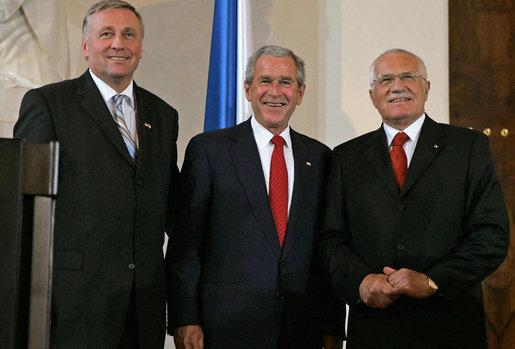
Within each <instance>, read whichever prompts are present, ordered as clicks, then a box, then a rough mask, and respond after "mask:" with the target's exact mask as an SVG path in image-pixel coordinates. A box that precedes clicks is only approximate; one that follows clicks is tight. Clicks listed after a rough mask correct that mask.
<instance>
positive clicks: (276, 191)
mask: <svg viewBox="0 0 515 349" xmlns="http://www.w3.org/2000/svg"><path fill="white" fill-rule="evenodd" d="M272 143H273V144H275V147H274V151H273V153H272V161H271V162H270V183H269V189H268V198H269V200H270V207H271V208H272V215H273V216H274V223H275V228H276V229H277V235H278V237H279V245H280V246H281V248H283V245H284V237H285V235H286V225H287V223H288V170H287V169H286V162H285V160H284V149H283V145H284V138H282V137H281V136H274V137H272Z"/></svg>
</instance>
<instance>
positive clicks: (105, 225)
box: [14, 72, 178, 348]
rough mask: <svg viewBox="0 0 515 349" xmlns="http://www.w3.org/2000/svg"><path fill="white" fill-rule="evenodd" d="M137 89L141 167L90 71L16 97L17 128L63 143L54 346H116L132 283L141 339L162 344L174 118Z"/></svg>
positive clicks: (31, 137) (20, 134)
mask: <svg viewBox="0 0 515 349" xmlns="http://www.w3.org/2000/svg"><path fill="white" fill-rule="evenodd" d="M134 91H135V97H136V107H137V128H138V137H139V151H138V162H137V166H134V165H133V162H132V159H131V157H130V155H129V152H128V150H127V148H126V146H125V144H124V142H123V140H122V137H121V135H120V132H119V131H118V129H117V126H116V124H115V122H114V120H113V117H112V115H111V113H110V112H109V110H108V108H107V106H106V104H105V102H104V100H103V98H102V96H101V94H100V92H99V90H98V88H97V87H96V85H95V83H94V82H93V79H92V78H91V75H90V73H89V72H86V73H85V74H83V75H82V76H81V77H79V78H77V79H73V80H67V81H63V82H60V83H56V84H51V85H47V86H44V87H42V88H39V89H35V90H31V91H29V92H27V94H26V95H25V97H24V99H23V101H22V105H21V109H20V117H19V120H18V122H17V123H16V125H15V127H14V136H15V137H17V138H25V139H26V140H28V141H33V142H49V141H58V142H59V157H60V158H59V178H58V180H59V184H58V195H57V201H56V216H55V243H54V274H53V291H52V328H51V342H52V346H53V347H60V348H61V347H62V348H114V347H116V346H117V345H118V343H119V341H120V335H121V330H122V328H123V326H124V325H125V321H126V318H127V311H128V308H129V301H130V297H131V292H132V290H133V288H134V291H135V299H136V308H137V317H138V330H139V336H140V340H141V345H142V347H145V348H158V347H159V348H162V347H163V344H164V337H165V309H166V307H165V300H166V291H165V288H166V281H165V279H166V277H165V264H164V258H163V250H162V248H163V242H164V232H165V230H166V229H167V226H168V219H169V217H167V216H169V215H168V208H169V206H170V205H171V202H172V198H173V196H174V193H173V190H174V188H175V184H174V183H176V176H177V175H178V169H177V165H176V160H177V148H176V140H177V132H178V121H177V119H178V117H177V112H176V111H175V109H173V108H172V107H170V106H169V105H168V104H166V103H165V102H164V101H163V100H161V99H160V98H158V97H157V96H155V95H153V94H151V93H150V92H148V91H146V90H144V89H142V88H140V87H138V86H136V85H135V86H134ZM146 125H148V126H146ZM170 211H171V210H170Z"/></svg>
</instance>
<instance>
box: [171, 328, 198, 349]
mask: <svg viewBox="0 0 515 349" xmlns="http://www.w3.org/2000/svg"><path fill="white" fill-rule="evenodd" d="M173 341H174V343H175V347H176V348H177V349H204V333H203V332H202V328H201V327H200V326H198V325H188V326H181V327H178V328H176V329H175V330H174V331H173Z"/></svg>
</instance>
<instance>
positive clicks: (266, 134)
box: [250, 115, 291, 149]
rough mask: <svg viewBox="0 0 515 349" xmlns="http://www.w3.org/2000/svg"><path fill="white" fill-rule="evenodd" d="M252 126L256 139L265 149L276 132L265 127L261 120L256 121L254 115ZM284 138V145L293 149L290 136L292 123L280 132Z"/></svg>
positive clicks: (259, 145)
mask: <svg viewBox="0 0 515 349" xmlns="http://www.w3.org/2000/svg"><path fill="white" fill-rule="evenodd" d="M250 126H251V127H252V132H253V133H254V139H255V140H256V144H257V146H258V148H259V149H263V148H264V147H266V146H267V145H269V144H271V143H270V140H271V139H272V137H273V136H274V134H273V133H272V132H270V131H268V130H267V129H266V128H264V127H263V125H261V124H260V123H259V122H257V121H256V118H255V117H254V115H253V116H252V117H251V119H250ZM280 136H281V137H283V138H284V146H285V147H286V148H290V149H291V137H290V125H288V126H286V128H285V129H284V131H283V132H281V134H280Z"/></svg>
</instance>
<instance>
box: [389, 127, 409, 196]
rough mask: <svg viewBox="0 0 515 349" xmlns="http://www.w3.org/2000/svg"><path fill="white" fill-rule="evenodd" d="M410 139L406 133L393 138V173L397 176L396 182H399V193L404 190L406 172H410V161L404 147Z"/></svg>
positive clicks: (391, 154) (391, 152)
mask: <svg viewBox="0 0 515 349" xmlns="http://www.w3.org/2000/svg"><path fill="white" fill-rule="evenodd" d="M408 139H409V137H408V135H407V134H405V133H404V132H399V133H397V134H396V135H395V137H393V142H392V145H393V147H392V150H391V151H390V159H391V160H392V168H393V173H394V174H395V180H396V181H397V186H398V187H399V191H400V190H401V189H402V185H403V184H404V179H405V178H406V172H408V159H407V158H406V153H405V152H404V148H403V147H402V146H403V144H404V143H405V142H406V141H407V140H408Z"/></svg>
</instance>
